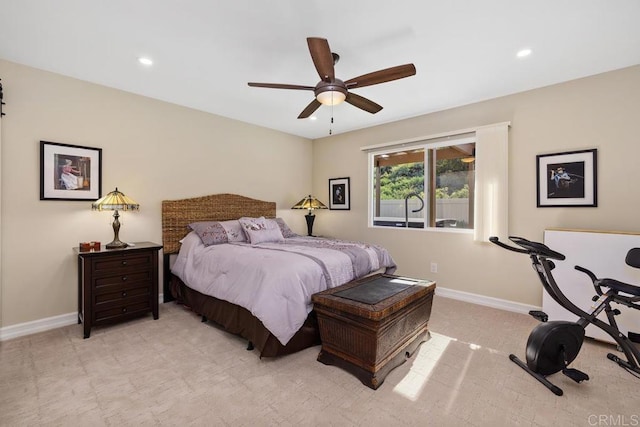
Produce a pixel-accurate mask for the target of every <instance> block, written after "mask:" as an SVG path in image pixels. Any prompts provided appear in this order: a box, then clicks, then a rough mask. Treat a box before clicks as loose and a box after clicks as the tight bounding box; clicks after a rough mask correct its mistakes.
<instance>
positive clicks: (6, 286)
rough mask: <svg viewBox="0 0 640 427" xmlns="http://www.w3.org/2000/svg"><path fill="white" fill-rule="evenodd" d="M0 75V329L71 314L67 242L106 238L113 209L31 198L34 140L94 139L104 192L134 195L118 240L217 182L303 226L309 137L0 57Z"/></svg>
mask: <svg viewBox="0 0 640 427" xmlns="http://www.w3.org/2000/svg"><path fill="white" fill-rule="evenodd" d="M0 78H2V83H3V86H4V93H5V102H6V104H7V105H6V106H5V108H4V111H5V112H6V114H7V115H6V116H4V118H3V119H2V156H1V159H2V168H1V171H2V179H1V184H2V190H1V191H2V192H1V194H2V214H1V215H2V216H1V219H2V230H1V234H0V235H1V236H2V250H1V254H2V259H1V261H2V272H1V279H2V282H1V285H2V288H1V298H2V300H1V301H0V302H1V305H0V306H1V308H2V311H1V313H0V314H1V316H0V318H1V322H2V323H0V326H2V327H6V326H10V325H14V324H18V323H23V322H28V321H31V320H37V319H43V318H47V317H51V316H56V315H62V314H67V313H71V312H74V311H75V310H76V309H77V306H76V304H77V299H76V298H77V281H76V264H75V257H74V254H73V251H72V248H73V247H74V246H77V245H78V242H80V241H89V240H96V241H101V242H103V244H104V243H107V242H109V241H111V240H112V238H113V230H112V229H111V225H110V223H111V221H112V216H111V215H112V212H111V213H110V212H93V211H91V209H90V202H86V201H85V202H81V201H40V200H39V189H40V166H39V164H40V163H39V162H40V160H39V156H40V153H39V147H40V145H39V144H40V140H46V141H53V142H60V143H67V144H75V145H82V146H90V147H99V148H102V149H103V159H102V165H103V172H102V183H103V194H106V193H107V192H109V191H111V190H113V189H114V187H116V186H117V187H118V188H119V189H120V190H121V191H123V192H124V193H125V194H126V195H128V196H130V197H132V198H133V199H134V200H136V201H137V202H138V203H140V212H138V213H131V212H123V213H122V216H121V218H120V220H121V222H122V228H121V230H120V238H121V239H122V240H124V241H144V240H150V241H154V242H158V243H161V238H162V236H161V220H160V204H161V201H162V200H164V199H177V198H184V197H191V196H201V195H205V194H213V193H218V192H228V193H239V194H243V195H246V196H249V197H255V198H258V199H262V200H270V201H275V202H276V204H277V208H278V209H279V210H281V211H280V212H279V215H281V216H283V217H284V218H285V219H286V220H287V222H289V223H290V225H292V227H293V228H294V229H295V230H296V231H298V232H300V233H302V232H304V231H305V229H306V226H305V223H304V217H303V215H300V212H299V211H291V210H290V209H289V208H290V207H291V206H292V205H293V204H294V203H295V202H297V201H298V200H299V199H300V198H301V197H302V196H303V195H305V194H308V193H309V190H310V189H311V182H312V181H311V174H310V172H309V171H310V170H311V166H312V163H311V162H312V159H311V155H312V143H311V141H309V140H307V139H304V138H299V137H295V136H291V135H287V134H284V133H280V132H275V131H271V130H268V129H265V128H260V127H257V126H252V125H248V124H246V123H241V122H238V121H234V120H230V119H226V118H223V117H219V116H215V115H211V114H206V113H202V112H198V111H195V110H191V109H188V108H183V107H180V106H176V105H173V104H168V103H164V102H160V101H156V100H152V99H149V98H145V97H141V96H137V95H132V94H129V93H125V92H122V91H118V90H113V89H109V88H106V87H102V86H98V85H94V84H90V83H86V82H82V81H79V80H75V79H71V78H67V77H63V76H60V75H57V74H53V73H48V72H44V71H40V70H36V69H33V68H29V67H24V66H21V65H17V64H14V63H10V62H6V61H2V60H0ZM167 84H182V83H181V82H167Z"/></svg>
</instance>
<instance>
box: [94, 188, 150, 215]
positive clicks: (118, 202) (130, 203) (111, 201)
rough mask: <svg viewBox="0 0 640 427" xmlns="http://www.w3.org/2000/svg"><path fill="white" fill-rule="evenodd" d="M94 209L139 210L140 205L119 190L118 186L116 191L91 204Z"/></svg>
mask: <svg viewBox="0 0 640 427" xmlns="http://www.w3.org/2000/svg"><path fill="white" fill-rule="evenodd" d="M91 209H93V210H98V211H102V210H109V211H129V210H133V211H137V210H139V209H140V205H139V204H138V203H136V202H135V201H134V200H132V199H131V198H129V197H127V196H125V195H124V193H121V192H120V191H118V187H116V189H115V191H112V192H110V193H109V194H107V195H106V196H104V197H103V198H101V199H98V200H96V201H95V202H93V203H92V204H91Z"/></svg>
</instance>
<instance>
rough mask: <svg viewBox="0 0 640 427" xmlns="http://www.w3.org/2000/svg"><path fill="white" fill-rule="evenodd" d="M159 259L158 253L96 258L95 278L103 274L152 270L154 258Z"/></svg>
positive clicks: (94, 264)
mask: <svg viewBox="0 0 640 427" xmlns="http://www.w3.org/2000/svg"><path fill="white" fill-rule="evenodd" d="M154 256H155V257H157V256H158V254H157V252H148V251H147V252H141V253H135V254H126V255H113V256H104V257H101V258H96V259H94V260H93V262H92V264H93V265H92V269H93V274H94V276H96V275H101V274H113V273H116V272H118V273H120V272H122V273H124V272H127V271H135V270H140V269H141V268H151V266H152V265H153V263H152V260H153V259H152V257H154Z"/></svg>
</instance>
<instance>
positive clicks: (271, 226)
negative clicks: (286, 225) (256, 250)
mask: <svg viewBox="0 0 640 427" xmlns="http://www.w3.org/2000/svg"><path fill="white" fill-rule="evenodd" d="M238 221H240V225H242V229H243V230H244V232H245V234H246V235H247V238H248V239H249V242H251V244H252V245H257V244H258V243H274V242H283V241H284V237H282V231H280V227H278V223H277V222H276V221H274V220H267V219H265V218H264V217H263V216H261V217H260V218H240V219H239V220H238Z"/></svg>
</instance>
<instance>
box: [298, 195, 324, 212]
mask: <svg viewBox="0 0 640 427" xmlns="http://www.w3.org/2000/svg"><path fill="white" fill-rule="evenodd" d="M291 209H308V210H310V211H312V210H314V209H329V208H327V207H326V206H325V205H324V203H322V202H321V201H320V200H318V199H316V198H315V197H313V196H312V195H311V194H309V195H308V196H307V197H305V198H304V199H302V200H300V201H299V202H298V203H296V204H295V205H293V206H292V207H291Z"/></svg>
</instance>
